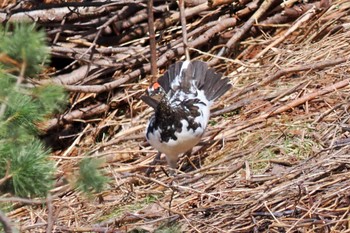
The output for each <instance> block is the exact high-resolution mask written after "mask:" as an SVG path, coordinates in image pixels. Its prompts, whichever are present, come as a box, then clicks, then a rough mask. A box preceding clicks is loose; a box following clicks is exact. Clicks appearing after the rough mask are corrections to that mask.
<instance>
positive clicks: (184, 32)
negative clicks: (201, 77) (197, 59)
mask: <svg viewBox="0 0 350 233" xmlns="http://www.w3.org/2000/svg"><path fill="white" fill-rule="evenodd" d="M179 9H180V19H181V28H182V40H183V47H184V50H185V57H186V60H187V61H189V60H191V58H190V52H189V49H188V41H187V29H186V26H187V24H186V16H185V3H184V0H179Z"/></svg>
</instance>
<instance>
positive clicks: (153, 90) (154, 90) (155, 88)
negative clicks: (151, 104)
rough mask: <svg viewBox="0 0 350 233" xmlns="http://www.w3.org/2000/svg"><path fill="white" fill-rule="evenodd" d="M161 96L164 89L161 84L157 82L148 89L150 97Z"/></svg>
mask: <svg viewBox="0 0 350 233" xmlns="http://www.w3.org/2000/svg"><path fill="white" fill-rule="evenodd" d="M159 94H163V89H162V87H161V86H160V85H159V83H157V82H155V83H153V84H152V85H151V86H150V87H149V88H148V95H149V96H156V95H159Z"/></svg>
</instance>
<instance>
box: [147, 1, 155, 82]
mask: <svg viewBox="0 0 350 233" xmlns="http://www.w3.org/2000/svg"><path fill="white" fill-rule="evenodd" d="M147 9H148V31H149V46H150V50H151V79H150V82H151V83H153V82H154V81H155V80H156V78H157V53H156V36H155V32H154V17H153V0H148V3H147Z"/></svg>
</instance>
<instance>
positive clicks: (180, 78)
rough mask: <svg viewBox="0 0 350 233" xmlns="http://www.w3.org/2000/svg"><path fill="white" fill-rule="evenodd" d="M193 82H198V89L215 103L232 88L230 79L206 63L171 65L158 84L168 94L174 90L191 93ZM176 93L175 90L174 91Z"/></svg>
mask: <svg viewBox="0 0 350 233" xmlns="http://www.w3.org/2000/svg"><path fill="white" fill-rule="evenodd" d="M192 80H195V81H196V85H197V88H198V89H199V90H203V91H204V94H205V96H206V97H207V99H208V100H209V101H214V100H215V99H217V98H219V97H220V96H222V95H223V94H225V92H226V91H228V90H229V89H230V88H231V84H229V83H228V82H229V79H228V78H222V75H221V74H219V73H216V72H215V71H214V70H213V69H209V68H208V65H207V64H206V63H205V62H201V61H191V62H188V61H186V62H177V63H175V64H173V65H171V66H170V67H169V69H168V71H167V72H165V73H164V75H163V76H162V77H160V78H159V79H158V83H159V84H160V85H161V86H162V88H163V89H164V91H165V92H166V93H168V92H169V91H170V90H172V89H173V90H174V88H180V89H182V90H183V91H185V92H186V91H189V89H190V84H191V82H190V81H192ZM174 91H175V90H174Z"/></svg>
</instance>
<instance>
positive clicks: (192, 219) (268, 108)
mask: <svg viewBox="0 0 350 233" xmlns="http://www.w3.org/2000/svg"><path fill="white" fill-rule="evenodd" d="M339 9H340V10H341V9H345V10H346V9H348V8H347V5H346V1H344V2H342V1H337V2H335V3H334V5H333V7H331V8H330V9H329V10H328V11H327V12H326V13H324V14H323V15H322V16H321V17H319V18H317V19H314V20H312V21H309V22H308V23H307V24H308V25H307V24H303V25H302V26H301V27H299V28H298V29H297V30H296V31H295V33H293V34H291V35H290V36H288V37H287V39H286V40H285V41H283V43H281V44H278V45H276V46H275V47H273V48H272V49H270V50H268V51H267V53H266V54H264V55H263V57H261V58H260V59H258V60H247V61H244V64H243V65H238V64H237V63H234V62H232V61H230V60H223V61H222V63H221V65H220V66H217V67H216V68H217V69H219V70H222V71H225V74H226V75H227V76H229V77H230V78H231V80H232V83H233V84H234V87H233V88H232V90H231V91H230V92H229V93H227V94H226V95H225V96H224V97H223V98H221V100H220V101H218V103H217V104H216V106H215V107H214V109H213V117H212V119H211V124H210V126H209V127H208V131H207V134H206V135H205V137H204V138H203V140H202V143H201V144H200V145H199V146H197V147H195V151H194V153H193V155H192V156H191V157H190V158H183V159H182V160H181V165H180V167H181V169H182V170H183V171H185V172H183V173H181V174H180V175H178V176H176V177H174V178H170V177H168V176H166V174H165V173H164V172H163V171H162V169H160V167H161V165H157V166H156V171H155V172H154V173H153V174H151V176H150V177H145V176H144V171H145V169H146V168H147V166H148V164H149V163H150V162H151V161H152V159H153V157H154V156H155V154H156V151H154V149H153V148H151V147H150V146H149V145H148V144H146V142H145V139H144V137H143V131H144V128H145V124H146V122H147V119H148V117H149V116H150V114H151V112H150V109H148V108H147V107H146V105H145V104H143V103H142V102H141V101H140V100H139V99H137V98H135V95H136V94H137V93H140V90H142V89H143V88H144V87H145V85H146V83H139V84H136V85H135V84H132V85H126V86H124V89H125V95H124V96H120V98H119V99H117V100H116V101H122V100H127V102H128V103H129V106H130V111H128V114H127V115H125V114H123V113H121V112H120V110H118V109H116V110H114V111H113V110H112V111H111V113H110V115H109V117H108V118H106V119H103V120H102V121H101V119H95V120H96V121H98V122H100V123H99V125H98V126H96V127H91V126H88V127H87V128H86V130H85V131H83V132H82V133H81V135H80V137H79V138H78V139H77V140H76V141H75V143H74V144H73V145H72V147H70V148H69V149H67V151H62V153H60V154H59V155H57V156H56V157H55V159H56V160H57V161H58V167H59V170H60V174H59V175H60V176H62V177H65V178H67V177H69V176H70V175H71V174H70V172H72V171H71V169H74V168H72V167H74V164H75V163H76V162H77V161H78V159H79V158H81V157H82V156H85V155H86V154H88V153H89V154H90V155H91V156H94V157H101V158H105V159H106V163H105V167H104V168H105V170H106V171H107V172H108V175H109V177H110V178H111V182H110V183H109V186H108V188H107V189H106V191H104V192H103V193H100V194H98V195H95V196H93V197H90V198H88V197H86V196H84V195H82V194H81V193H78V192H75V191H73V190H71V188H70V187H69V185H58V186H57V187H56V188H55V190H53V192H52V196H53V198H52V203H51V204H49V206H51V207H52V210H51V211H52V212H51V213H50V212H49V208H47V206H40V205H31V206H30V205H29V206H27V205H25V206H18V207H15V208H14V210H13V211H11V212H10V214H9V217H10V218H12V219H14V220H17V221H18V225H19V226H20V228H21V232H45V228H46V226H47V222H48V215H50V214H51V215H52V216H51V218H52V219H51V222H53V230H54V232H62V231H70V232H71V231H75V232H126V231H131V230H134V231H133V232H148V231H150V232H153V231H155V230H156V229H158V230H159V232H349V230H350V220H349V216H350V213H349V211H350V207H349V206H350V199H349V197H350V196H349V194H350V153H349V152H350V151H349V145H348V143H346V142H347V141H346V140H345V141H344V139H346V138H347V137H348V135H349V132H348V129H347V125H348V124H349V123H348V122H349V113H348V109H349V98H348V96H349V94H350V88H349V86H348V85H346V86H344V87H342V88H340V89H332V91H331V92H329V93H326V94H319V95H315V97H314V98H310V99H307V101H304V102H301V103H300V104H298V105H297V106H292V107H291V108H290V109H288V108H286V109H285V110H284V111H281V112H279V113H277V114H275V113H274V110H276V109H280V108H281V107H284V106H288V105H289V104H290V103H292V102H293V101H295V100H298V99H301V98H302V97H304V96H307V95H308V94H310V93H316V92H317V91H319V90H322V89H324V88H330V87H331V86H332V85H333V84H335V83H337V82H340V81H342V80H346V79H349V67H350V66H349V65H350V61H346V62H343V63H340V64H338V65H333V66H328V67H323V68H321V69H313V70H308V71H301V72H293V73H289V74H287V75H284V76H281V77H279V78H278V79H275V80H273V81H272V82H269V83H266V84H265V85H260V86H259V87H258V88H257V89H256V90H254V91H251V92H248V93H246V94H240V93H243V92H242V90H245V89H247V88H249V87H251V86H252V85H255V84H259V83H263V82H264V80H266V79H267V78H268V77H271V76H272V75H273V74H275V73H276V72H278V71H279V70H281V69H287V68H292V67H294V66H304V65H308V64H318V63H319V62H321V61H333V60H335V59H338V58H349V57H350V31H349V30H348V28H347V27H344V28H342V29H341V30H339V31H338V32H337V33H334V34H329V35H327V36H324V37H322V39H320V40H314V39H315V38H317V35H318V34H319V32H320V31H321V29H322V25H324V24H325V23H327V22H328V23H330V20H333V19H334V17H332V16H333V15H334V14H336V12H337V11H340V10H339ZM332 23H333V24H334V25H338V26H341V25H345V24H348V23H350V17H349V16H344V17H342V18H341V20H334V22H332ZM285 30H286V29H285V28H281V29H279V30H278V31H277V32H276V33H275V35H271V36H267V35H266V36H261V37H260V38H258V39H256V38H255V39H254V40H253V39H252V40H251V41H249V39H247V40H246V43H247V44H249V45H250V46H253V47H254V48H256V49H261V47H266V45H268V44H270V43H272V42H273V41H274V40H275V39H276V38H277V37H278V36H280V35H282V34H283V33H284V32H285ZM203 56H205V55H203ZM206 56H207V55H206ZM130 113H132V114H130ZM91 121H93V120H91ZM106 125H108V126H109V128H110V131H109V132H107V133H106V134H105V136H104V137H103V138H102V141H101V142H100V143H92V142H94V141H95V138H93V137H94V136H93V135H97V134H98V132H99V131H100V130H101V129H102V128H103V127H105V126H106ZM112 132H113V133H112ZM73 154H74V155H76V156H75V157H74V156H73V157H72V156H69V155H73ZM68 165H70V166H68ZM193 166H195V167H193ZM163 167H164V169H165V170H166V169H167V166H166V165H164V166H163ZM166 229H167V230H168V231H165V230H166ZM161 230H163V231H161Z"/></svg>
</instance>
